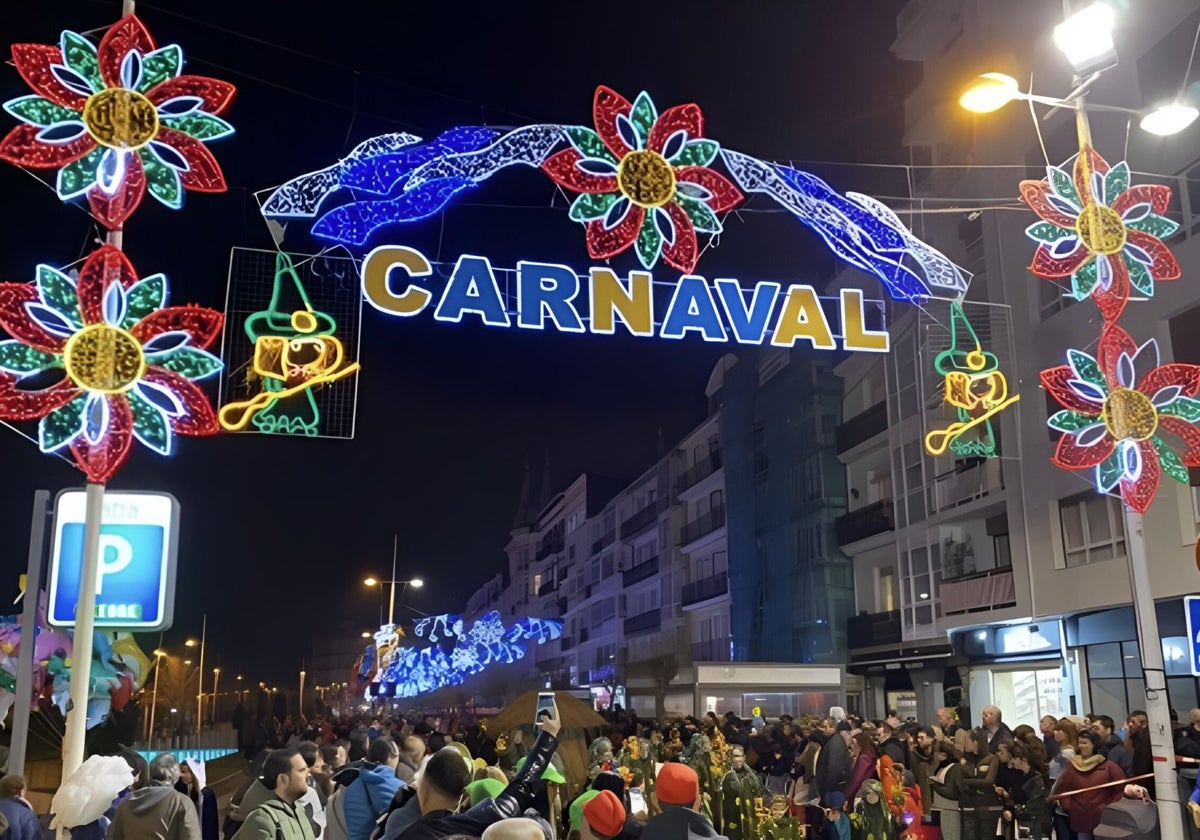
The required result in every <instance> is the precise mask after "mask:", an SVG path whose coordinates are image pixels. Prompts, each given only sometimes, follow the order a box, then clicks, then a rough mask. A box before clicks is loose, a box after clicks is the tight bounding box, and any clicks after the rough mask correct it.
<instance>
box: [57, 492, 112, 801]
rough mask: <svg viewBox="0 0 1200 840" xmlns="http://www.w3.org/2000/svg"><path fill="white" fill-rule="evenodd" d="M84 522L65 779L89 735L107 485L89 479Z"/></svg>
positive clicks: (79, 761)
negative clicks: (97, 594) (101, 537)
mask: <svg viewBox="0 0 1200 840" xmlns="http://www.w3.org/2000/svg"><path fill="white" fill-rule="evenodd" d="M84 509H85V513H84V526H83V569H82V570H81V572H80V575H79V599H78V600H77V601H76V604H75V637H74V640H73V641H72V645H71V681H70V692H71V700H70V703H69V704H68V707H67V731H66V733H65V734H64V735H63V770H62V780H63V782H66V781H67V779H69V778H71V776H72V774H74V772H75V771H76V770H78V769H79V766H80V765H81V764H83V752H84V738H85V737H86V735H87V705H88V688H89V687H90V686H91V682H92V642H93V637H94V635H95V628H96V586H97V577H98V572H99V569H100V519H101V517H102V516H103V514H104V485H103V484H93V483H91V482H88V485H87V496H86V502H85V508H84Z"/></svg>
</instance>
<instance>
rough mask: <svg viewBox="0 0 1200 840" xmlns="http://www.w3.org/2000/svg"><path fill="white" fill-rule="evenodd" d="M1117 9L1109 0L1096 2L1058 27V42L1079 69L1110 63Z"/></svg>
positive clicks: (1091, 68) (1055, 30)
mask: <svg viewBox="0 0 1200 840" xmlns="http://www.w3.org/2000/svg"><path fill="white" fill-rule="evenodd" d="M1112 31H1113V10H1112V7H1111V6H1109V5H1108V4H1107V3H1092V4H1091V5H1089V6H1085V7H1084V8H1082V9H1080V10H1079V11H1077V12H1075V14H1073V15H1071V16H1070V17H1068V18H1067V19H1066V20H1064V21H1063V22H1062V23H1060V24H1059V25H1058V26H1056V27H1054V44H1055V46H1057V47H1058V48H1059V49H1060V50H1062V53H1063V55H1065V56H1066V57H1067V61H1069V62H1071V66H1072V67H1074V68H1075V70H1076V72H1079V73H1083V72H1086V71H1089V70H1096V69H1099V67H1100V66H1101V65H1109V64H1110V62H1111V61H1112V60H1113V59H1114V58H1115V56H1116V53H1115V51H1114V49H1113V38H1112Z"/></svg>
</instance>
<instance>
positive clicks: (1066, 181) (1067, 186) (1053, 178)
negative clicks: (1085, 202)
mask: <svg viewBox="0 0 1200 840" xmlns="http://www.w3.org/2000/svg"><path fill="white" fill-rule="evenodd" d="M1046 180H1047V181H1049V182H1050V188H1051V189H1052V190H1054V192H1056V193H1058V195H1059V196H1060V197H1061V198H1065V199H1066V200H1067V201H1069V202H1071V203H1072V204H1074V205H1075V206H1076V207H1078V206H1079V193H1078V192H1076V191H1075V181H1074V180H1073V179H1072V178H1071V176H1070V175H1068V174H1067V173H1066V172H1064V171H1062V170H1061V169H1059V168H1058V167H1057V166H1048V167H1046Z"/></svg>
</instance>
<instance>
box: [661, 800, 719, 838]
mask: <svg viewBox="0 0 1200 840" xmlns="http://www.w3.org/2000/svg"><path fill="white" fill-rule="evenodd" d="M718 837H719V838H721V840H726V838H725V836H724V835H722V834H717V830H716V829H715V828H713V824H712V823H710V822H709V821H708V819H707V818H706V817H705V816H704V815H703V814H701V813H700V812H699V811H693V810H692V809H691V808H677V807H670V806H668V807H667V808H666V810H664V811H663V812H662V813H661V814H656V815H655V816H653V817H651V818H650V821H649V822H647V823H646V825H645V827H644V828H643V829H642V838H641V840H696V838H718Z"/></svg>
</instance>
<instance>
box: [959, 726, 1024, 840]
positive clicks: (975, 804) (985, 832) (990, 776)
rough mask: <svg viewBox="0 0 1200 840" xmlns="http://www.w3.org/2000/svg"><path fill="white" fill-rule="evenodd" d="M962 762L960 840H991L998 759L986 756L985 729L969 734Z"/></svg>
mask: <svg viewBox="0 0 1200 840" xmlns="http://www.w3.org/2000/svg"><path fill="white" fill-rule="evenodd" d="M1009 740H1010V741H1011V739H1009ZM963 758H964V759H966V761H965V762H964V763H963V765H962V767H963V776H962V794H961V795H960V797H959V804H960V805H961V807H962V837H963V840H992V838H993V837H994V836H995V827H996V820H997V818H998V817H999V816H1000V797H999V796H997V795H996V774H997V773H998V772H999V770H1000V759H999V758H998V757H997V756H995V755H994V754H992V753H991V752H989V739H988V731H987V730H986V729H984V728H983V727H979V728H977V729H972V730H971V731H970V733H968V739H967V748H966V750H965V752H964V755H963Z"/></svg>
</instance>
